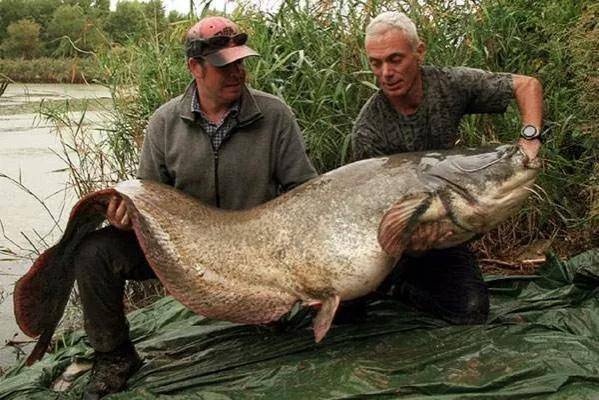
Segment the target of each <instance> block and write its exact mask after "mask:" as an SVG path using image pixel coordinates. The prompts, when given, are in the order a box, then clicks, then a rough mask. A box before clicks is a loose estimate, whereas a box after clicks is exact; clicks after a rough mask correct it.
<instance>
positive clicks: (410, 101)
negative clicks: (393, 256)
mask: <svg viewBox="0 0 599 400" xmlns="http://www.w3.org/2000/svg"><path fill="white" fill-rule="evenodd" d="M365 48H366V54H367V56H368V61H369V63H370V68H371V69H372V71H373V73H374V75H375V76H376V78H377V80H378V84H379V86H380V88H381V90H379V91H378V92H377V93H375V94H374V95H373V96H372V97H371V98H370V99H369V100H368V101H367V102H366V104H365V105H364V106H363V108H362V110H361V111H360V114H359V115H358V118H357V119H356V121H355V124H354V128H353V132H352V144H353V158H354V159H355V160H359V159H363V158H369V157H377V156H383V155H388V154H394V153H402V152H413V151H428V150H435V149H447V148H451V147H453V146H454V145H455V143H456V139H457V137H458V130H459V129H458V128H459V123H460V121H461V119H462V117H463V116H464V115H466V114H479V113H502V112H504V111H505V110H506V107H507V106H508V104H509V103H510V101H511V100H512V99H515V100H516V103H517V105H518V108H519V110H520V115H521V120H522V125H523V129H522V132H521V134H520V138H519V142H518V144H519V146H520V148H521V149H522V151H523V152H524V153H526V155H527V156H528V157H529V159H531V160H532V159H534V158H536V157H537V152H538V150H539V148H540V146H541V142H540V140H539V139H540V132H541V131H540V129H541V124H542V109H543V94H542V87H541V84H540V83H539V81H538V80H537V79H535V78H533V77H529V76H524V75H515V74H509V73H493V72H488V71H482V70H478V69H473V68H465V67H454V68H438V67H435V66H428V65H423V63H424V55H425V50H426V49H425V44H424V43H423V42H422V41H421V40H420V39H419V37H418V33H417V30H416V26H415V24H414V23H413V22H412V21H411V20H410V19H409V18H408V16H406V15H405V14H404V13H400V12H393V11H391V12H385V13H382V14H380V15H378V16H377V17H376V18H374V19H373V20H372V21H371V22H370V24H369V25H368V27H367V28H366V38H365ZM449 234H451V233H449ZM438 236H439V232H437V231H436V230H435V228H431V229H430V230H428V231H422V232H421V233H420V234H419V235H418V236H417V237H413V238H412V246H411V247H412V248H420V249H422V250H425V249H426V244H427V243H429V242H434V241H435V238H438ZM401 263H402V264H401V267H400V268H396V269H395V273H394V274H392V275H391V277H390V279H389V280H388V282H387V283H388V284H391V283H394V284H395V290H394V293H395V294H396V295H397V296H398V297H399V298H401V299H402V300H404V301H405V302H407V303H409V304H411V305H413V306H415V307H417V308H420V309H422V310H424V311H427V312H429V313H431V314H433V315H435V316H437V317H440V318H443V319H445V320H447V321H448V322H450V323H454V324H479V323H484V322H485V321H486V319H487V316H488V313H489V294H488V290H487V287H486V285H485V283H484V281H483V277H482V274H481V272H480V270H479V268H478V265H477V263H476V260H475V257H474V255H473V254H472V252H471V251H470V250H469V249H468V248H467V247H466V246H457V247H452V248H449V249H443V250H431V251H427V252H425V253H423V254H422V255H421V256H420V257H410V256H405V257H402V260H401ZM356 311H358V312H360V311H363V310H360V309H359V308H358V307H356Z"/></svg>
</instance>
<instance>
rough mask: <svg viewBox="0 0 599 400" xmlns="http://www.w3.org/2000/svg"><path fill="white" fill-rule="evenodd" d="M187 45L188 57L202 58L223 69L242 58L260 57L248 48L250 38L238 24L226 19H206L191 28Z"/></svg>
mask: <svg viewBox="0 0 599 400" xmlns="http://www.w3.org/2000/svg"><path fill="white" fill-rule="evenodd" d="M189 36H191V37H193V38H194V39H191V40H188V41H187V43H186V53H187V57H191V58H202V59H205V60H206V61H208V62H209V63H210V64H212V65H214V66H215V67H222V66H224V65H227V64H230V63H232V62H234V61H237V60H240V59H242V58H246V57H250V56H257V55H259V54H258V53H257V52H256V51H254V50H253V49H252V48H250V47H249V46H246V44H245V43H246V42H247V39H248V36H247V34H246V33H240V32H239V28H238V27H237V24H235V23H234V22H233V21H231V20H229V19H227V18H224V17H206V18H203V19H201V20H200V21H199V22H198V23H197V24H195V25H194V26H192V27H191V29H189V32H188V37H189Z"/></svg>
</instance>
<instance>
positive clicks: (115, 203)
mask: <svg viewBox="0 0 599 400" xmlns="http://www.w3.org/2000/svg"><path fill="white" fill-rule="evenodd" d="M106 218H107V219H108V222H110V224H111V225H112V226H114V227H115V228H118V229H122V230H125V231H130V230H131V229H132V226H131V218H129V214H128V213H127V204H126V203H125V201H124V200H123V199H121V198H120V197H117V196H113V197H111V199H110V203H108V209H107V210H106Z"/></svg>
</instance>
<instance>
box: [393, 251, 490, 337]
mask: <svg viewBox="0 0 599 400" xmlns="http://www.w3.org/2000/svg"><path fill="white" fill-rule="evenodd" d="M381 287H382V289H383V290H385V288H389V287H392V293H393V295H394V297H397V298H399V299H400V300H402V301H403V302H405V303H407V304H409V305H411V306H413V307H415V308H418V309H420V310H422V311H425V312H427V313H430V314H432V315H434V316H436V317H439V318H442V319H444V320H446V321H448V322H450V323H452V324H457V325H471V324H482V323H484V322H486V320H487V317H488V315H489V290H488V288H487V285H486V284H485V282H484V280H483V276H482V273H481V271H480V268H479V267H478V265H477V263H476V259H475V257H474V254H473V253H472V251H470V249H469V248H468V247H467V246H466V245H462V246H456V247H452V248H449V249H442V250H431V251H428V252H426V253H425V254H424V255H422V256H421V257H410V256H404V257H402V259H401V260H400V261H399V262H398V265H396V267H395V270H394V271H393V273H392V274H391V275H390V277H389V278H388V279H387V280H386V281H385V282H384V283H383V285H381Z"/></svg>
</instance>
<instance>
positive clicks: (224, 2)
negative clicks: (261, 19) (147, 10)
mask: <svg viewBox="0 0 599 400" xmlns="http://www.w3.org/2000/svg"><path fill="white" fill-rule="evenodd" d="M117 1H118V0H110V4H111V8H112V9H113V10H114V8H115V6H116V3H117ZM141 1H142V2H143V0H141ZM281 1H282V0H249V2H250V3H254V4H256V5H258V6H259V7H260V9H262V10H273V9H276V8H277V6H278V5H279V4H281ZM206 3H207V1H206V0H194V4H195V7H196V12H198V13H199V12H200V11H201V10H202V8H203V7H204V4H206ZM236 3H237V1H235V0H213V1H211V2H210V9H213V10H219V11H227V12H228V11H232V10H233V9H234V8H235V6H236ZM162 4H164V8H165V9H166V13H167V14H168V13H169V11H171V10H176V11H179V12H180V13H183V14H187V13H188V12H189V0H162Z"/></svg>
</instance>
